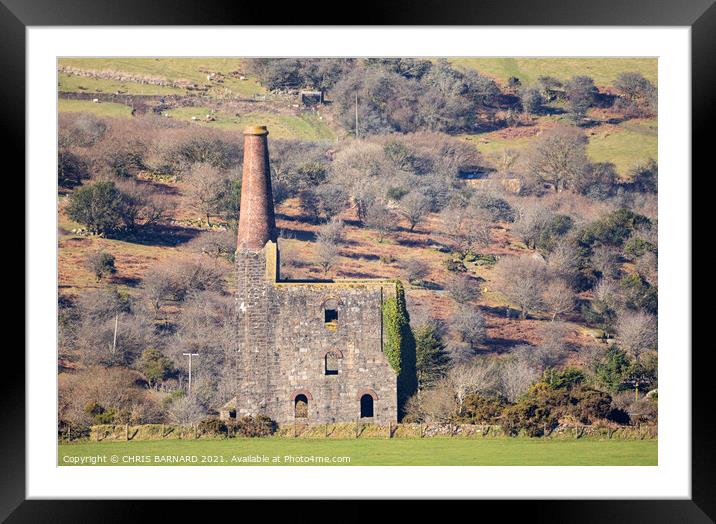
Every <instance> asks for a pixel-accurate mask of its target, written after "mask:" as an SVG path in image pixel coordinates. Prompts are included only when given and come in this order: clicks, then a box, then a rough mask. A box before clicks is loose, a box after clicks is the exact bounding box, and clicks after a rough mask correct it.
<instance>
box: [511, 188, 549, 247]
mask: <svg viewBox="0 0 716 524" xmlns="http://www.w3.org/2000/svg"><path fill="white" fill-rule="evenodd" d="M554 215H555V213H554V211H552V209H550V207H549V206H547V205H545V204H543V203H542V202H540V201H539V200H534V201H529V202H525V203H523V204H522V205H521V206H518V214H517V220H515V223H514V225H513V226H512V232H513V233H514V234H515V235H517V236H518V237H519V238H520V240H522V242H524V243H525V245H526V246H527V247H528V248H530V249H535V248H536V247H537V243H538V242H539V240H540V237H541V236H542V235H543V233H544V232H545V231H546V230H547V228H548V227H549V225H550V222H551V221H552V219H553V218H554Z"/></svg>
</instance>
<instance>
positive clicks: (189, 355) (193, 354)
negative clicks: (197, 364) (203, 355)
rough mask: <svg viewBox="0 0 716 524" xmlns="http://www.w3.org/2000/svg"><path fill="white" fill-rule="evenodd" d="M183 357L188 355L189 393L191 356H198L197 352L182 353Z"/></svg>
mask: <svg viewBox="0 0 716 524" xmlns="http://www.w3.org/2000/svg"><path fill="white" fill-rule="evenodd" d="M182 355H184V356H185V357H189V393H191V357H198V356H199V353H182Z"/></svg>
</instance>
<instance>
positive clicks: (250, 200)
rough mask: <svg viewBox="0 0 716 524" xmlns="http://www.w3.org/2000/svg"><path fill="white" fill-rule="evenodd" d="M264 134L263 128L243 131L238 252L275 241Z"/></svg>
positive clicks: (255, 127)
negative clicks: (242, 170) (242, 169)
mask: <svg viewBox="0 0 716 524" xmlns="http://www.w3.org/2000/svg"><path fill="white" fill-rule="evenodd" d="M267 135H268V130H267V129H266V126H252V127H247V128H246V129H244V172H243V175H242V179H241V211H240V212H239V233H238V238H237V249H241V248H242V247H243V248H244V249H248V250H251V251H260V250H262V249H263V248H264V246H265V245H266V242H268V241H273V242H275V241H276V219H275V217H274V209H273V192H272V191H271V171H270V166H269V154H268V138H267Z"/></svg>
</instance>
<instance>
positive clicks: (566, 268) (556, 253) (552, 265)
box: [547, 239, 578, 285]
mask: <svg viewBox="0 0 716 524" xmlns="http://www.w3.org/2000/svg"><path fill="white" fill-rule="evenodd" d="M577 260H578V256H577V250H576V249H575V247H574V245H573V244H572V243H571V242H569V241H567V240H565V239H560V240H558V241H557V242H556V243H555V245H554V248H553V249H552V251H551V252H550V253H549V255H547V269H548V271H549V273H550V274H551V275H552V276H553V277H555V278H559V279H561V280H562V281H564V282H565V283H566V284H567V285H572V284H574V282H575V280H576V278H577V273H578V267H577Z"/></svg>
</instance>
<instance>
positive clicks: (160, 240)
mask: <svg viewBox="0 0 716 524" xmlns="http://www.w3.org/2000/svg"><path fill="white" fill-rule="evenodd" d="M202 232H203V230H201V229H195V228H190V227H184V226H177V225H174V224H162V225H154V226H151V227H142V228H138V229H134V230H132V231H128V232H122V233H117V234H114V235H111V236H109V238H112V239H115V240H122V241H124V242H129V243H132V244H140V245H143V246H159V247H176V246H179V245H181V244H185V243H186V242H189V241H190V240H193V239H194V238H196V237H197V236H199V235H200V234H201V233H202Z"/></svg>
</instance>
